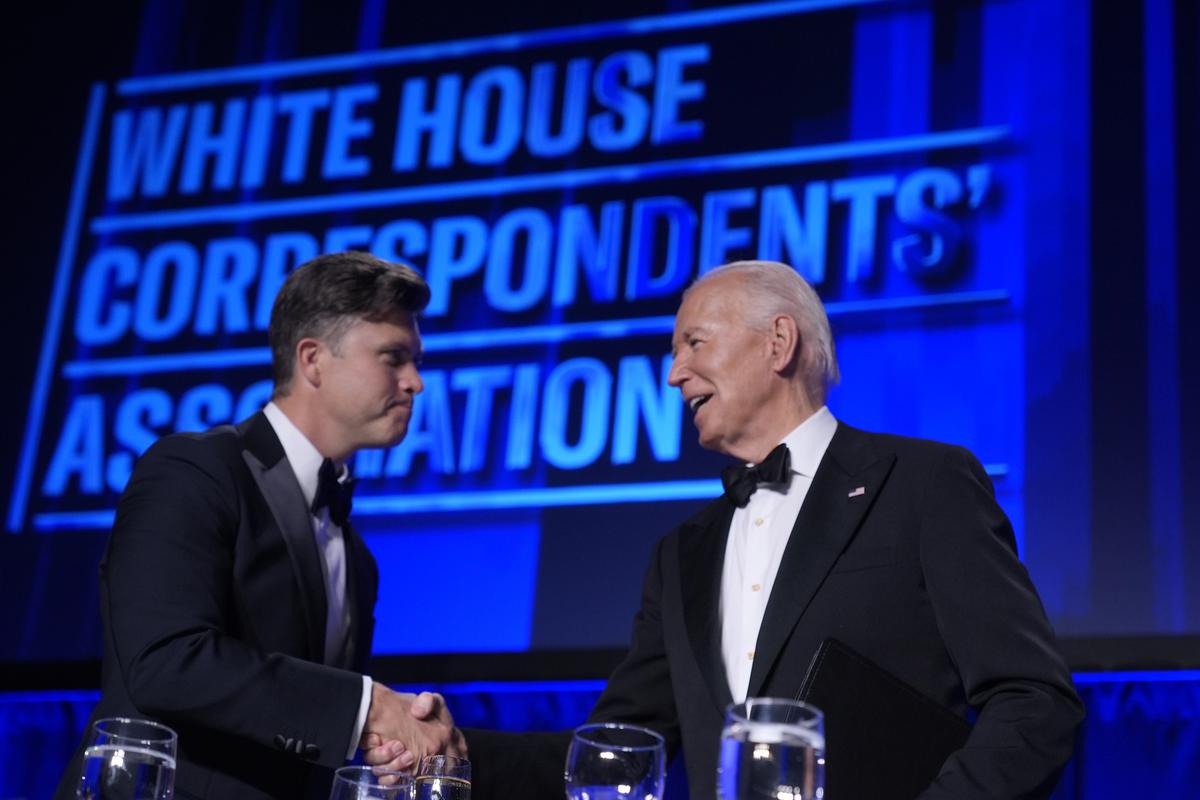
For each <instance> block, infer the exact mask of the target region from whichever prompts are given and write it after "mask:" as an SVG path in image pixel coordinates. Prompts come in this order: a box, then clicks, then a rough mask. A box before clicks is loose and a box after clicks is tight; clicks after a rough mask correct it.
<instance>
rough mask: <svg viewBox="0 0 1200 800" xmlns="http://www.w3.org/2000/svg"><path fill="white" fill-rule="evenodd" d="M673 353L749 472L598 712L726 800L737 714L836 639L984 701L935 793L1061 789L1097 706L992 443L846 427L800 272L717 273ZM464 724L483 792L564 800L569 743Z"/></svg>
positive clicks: (729, 486) (723, 440)
mask: <svg viewBox="0 0 1200 800" xmlns="http://www.w3.org/2000/svg"><path fill="white" fill-rule="evenodd" d="M673 354H674V363H673V365H672V368H671V372H670V376H669V381H670V383H671V384H672V385H673V386H676V387H678V388H679V390H680V391H681V392H682V394H683V399H684V401H685V402H686V403H687V405H688V407H689V409H691V411H692V412H693V414H694V421H695V425H696V428H697V430H698V431H699V436H700V443H701V444H702V445H703V446H704V447H706V448H710V449H713V450H718V451H720V452H722V453H725V454H727V455H729V456H731V457H732V458H733V459H735V461H736V462H738V463H737V464H736V465H734V466H733V467H732V468H731V469H729V470H726V475H725V476H724V480H725V485H726V494H725V496H723V497H721V498H718V499H717V500H715V501H713V502H712V503H710V504H709V505H708V506H707V507H705V508H704V509H703V510H701V511H700V512H699V513H698V514H696V515H695V516H694V517H692V518H691V519H689V520H687V521H686V522H684V523H683V524H682V525H681V526H680V527H679V528H677V529H676V530H674V531H672V532H671V533H670V534H668V535H667V536H666V537H665V538H663V539H662V540H661V541H660V542H659V543H658V546H657V548H656V549H655V551H654V555H653V558H652V560H651V563H650V566H649V569H648V570H647V573H646V578H645V584H644V589H643V596H642V605H641V608H640V610H639V612H638V614H637V616H636V617H635V619H634V626H633V639H632V644H631V647H630V650H629V653H628V655H627V656H626V657H625V659H624V660H623V661H622V662H621V664H620V665H619V666H618V667H617V668H616V670H615V671H614V672H613V674H612V676H611V677H610V679H609V681H608V685H607V687H606V689H605V691H604V693H603V695H602V696H601V698H600V700H599V702H598V704H597V705H596V707H595V709H594V710H593V712H592V715H591V719H592V720H593V721H608V720H620V721H625V722H632V723H637V724H641V725H645V726H648V727H650V728H652V729H654V730H657V731H658V732H659V733H661V734H662V736H663V737H664V738H665V740H666V743H667V747H668V751H669V752H670V753H674V752H676V751H677V750H679V749H680V748H682V751H683V756H684V761H685V762H686V766H687V775H688V783H689V787H690V791H691V796H692V797H694V798H697V799H698V800H703V799H704V798H712V797H713V796H714V794H715V779H716V775H715V773H716V766H717V756H718V740H719V736H720V731H721V727H722V722H723V712H724V710H725V708H726V707H727V706H728V705H729V704H730V703H732V702H736V701H741V700H743V699H745V698H747V697H756V696H757V697H795V696H796V695H797V692H798V690H799V688H800V684H801V681H802V680H803V678H804V675H805V673H806V671H807V669H808V666H809V663H810V661H811V659H812V657H813V654H814V653H815V652H816V650H817V649H818V647H819V646H820V645H821V643H822V642H823V641H824V640H825V639H826V638H827V637H836V638H837V639H838V640H840V641H841V642H843V643H845V644H846V645H848V646H849V647H851V648H852V649H854V650H856V651H858V652H859V653H860V654H862V655H864V656H866V657H867V658H868V659H869V660H871V661H873V662H875V664H877V665H879V666H881V667H882V668H883V669H885V670H887V671H888V672H890V673H892V674H893V675H895V676H896V677H898V678H900V679H901V680H902V681H904V682H906V683H908V684H909V685H910V686H912V687H914V688H915V689H917V690H918V691H919V692H920V693H921V694H923V695H925V696H926V697H928V698H931V699H932V700H934V701H936V702H937V703H939V704H941V705H942V706H944V707H945V708H947V709H950V710H951V711H953V712H955V713H957V714H959V715H960V716H962V717H966V716H967V715H968V709H970V710H972V711H973V712H974V713H975V714H977V719H976V721H975V724H974V727H973V728H972V732H971V734H970V737H969V739H968V741H967V742H966V744H965V746H963V747H962V748H961V749H959V750H957V751H956V752H954V753H953V754H952V755H951V756H950V757H949V758H948V759H947V760H946V761H945V763H944V765H943V766H942V768H941V771H940V773H939V774H938V775H937V777H936V779H935V780H934V781H933V782H932V784H931V785H930V786H929V787H928V788H927V789H926V790H925V791H924V792H923V793H922V794H921V795H920V796H921V798H923V800H935V798H936V799H939V800H940V799H944V800H970V798H985V797H986V798H1017V797H1020V798H1026V797H1045V796H1047V795H1049V793H1050V792H1051V790H1052V789H1053V787H1054V784H1055V782H1056V780H1057V776H1058V773H1059V771H1060V770H1061V768H1062V766H1063V764H1065V762H1066V761H1067V759H1068V758H1069V757H1070V754H1071V750H1072V746H1073V739H1074V731H1075V728H1076V726H1077V725H1078V723H1079V722H1080V720H1081V719H1082V706H1081V704H1080V701H1079V698H1078V696H1077V695H1076V693H1075V691H1074V688H1073V686H1072V683H1071V676H1070V673H1069V671H1068V670H1067V667H1066V666H1065V664H1064V663H1063V660H1062V658H1061V657H1060V655H1059V654H1058V652H1057V648H1056V644H1055V640H1054V634H1053V632H1052V630H1051V628H1050V625H1049V623H1048V622H1047V620H1046V616H1045V613H1044V611H1043V609H1042V606H1041V603H1040V601H1039V599H1038V596H1037V593H1036V592H1035V590H1034V588H1033V585H1032V584H1031V582H1030V580H1029V576H1028V574H1027V573H1026V571H1025V568H1024V567H1023V566H1022V565H1021V563H1020V562H1019V561H1018V559H1017V555H1016V548H1015V542H1014V538H1013V532H1012V528H1011V526H1010V524H1009V521H1008V519H1007V518H1006V517H1005V515H1004V512H1003V511H1002V510H1001V509H1000V507H999V506H998V505H997V504H996V501H995V499H994V497H993V491H992V486H991V483H990V481H989V479H988V477H987V475H986V474H985V472H984V470H983V469H982V467H981V466H980V464H979V462H978V461H977V460H976V459H975V458H974V456H972V455H971V454H970V453H968V452H967V451H966V450H963V449H962V448H958V447H952V446H948V445H943V444H938V443H935V442H929V441H921V440H917V439H909V438H903V437H899V436H888V435H880V434H872V433H866V432H863V431H860V430H856V429H854V428H852V427H850V426H849V425H846V424H845V423H842V422H839V421H838V420H836V419H834V417H833V415H832V414H831V413H830V411H829V409H828V408H827V407H826V406H825V397H826V392H827V390H828V388H829V386H830V385H831V384H832V383H833V382H834V381H835V380H836V379H837V376H838V371H837V362H836V360H835V358H834V346H833V338H832V334H831V332H830V328H829V322H828V319H827V317H826V314H825V311H824V308H823V307H822V305H821V301H820V299H819V298H818V297H817V294H816V292H814V291H813V289H812V288H811V287H810V286H809V285H808V284H807V283H805V281H804V280H803V279H802V278H800V276H799V275H798V274H797V273H796V272H795V270H793V269H791V268H790V267H787V266H785V265H782V264H776V263H770V262H739V263H735V264H730V265H726V266H724V267H720V268H718V269H715V270H713V271H712V272H710V273H708V274H706V275H705V276H704V277H702V278H701V279H700V280H699V281H697V282H696V283H695V284H694V285H693V286H692V287H691V288H690V289H689V290H688V292H687V293H686V294H685V295H684V298H683V302H682V305H681V306H680V308H679V312H678V315H677V317H676V320H675V331H674V338H673ZM898 390H899V389H898ZM743 465H744V466H743ZM443 718H444V717H443ZM465 733H466V738H467V743H468V745H469V748H470V753H471V759H472V763H473V764H474V765H475V774H476V781H475V795H476V800H490V798H493V797H496V798H501V797H506V796H509V793H510V792H511V790H512V788H513V787H521V789H522V796H524V797H545V798H551V797H561V796H562V791H563V784H562V764H563V755H564V751H565V748H566V745H567V742H568V741H569V737H568V736H567V735H564V734H526V735H511V734H509V735H506V734H498V733H495V732H488V731H466V732H465ZM369 755H371V756H372V757H373V758H378V756H377V755H376V754H375V752H374V751H373V752H372V753H371V754H369ZM843 800H846V798H843Z"/></svg>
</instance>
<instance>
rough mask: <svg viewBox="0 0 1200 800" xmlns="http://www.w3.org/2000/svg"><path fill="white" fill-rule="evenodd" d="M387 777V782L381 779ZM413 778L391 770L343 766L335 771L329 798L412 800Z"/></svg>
mask: <svg viewBox="0 0 1200 800" xmlns="http://www.w3.org/2000/svg"><path fill="white" fill-rule="evenodd" d="M381 778H383V779H386V783H385V782H382V781H381V780H380V779H381ZM412 791H413V779H412V778H410V777H408V776H407V775H404V774H402V773H399V772H392V771H391V770H377V769H373V768H371V767H342V768H340V769H339V770H338V771H337V772H335V773H333V789H332V790H331V791H330V793H329V800H410V798H412Z"/></svg>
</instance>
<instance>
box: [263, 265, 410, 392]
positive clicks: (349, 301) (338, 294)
mask: <svg viewBox="0 0 1200 800" xmlns="http://www.w3.org/2000/svg"><path fill="white" fill-rule="evenodd" d="M428 304H429V285H428V284H427V283H425V279H424V278H422V277H421V276H420V274H419V273H417V271H416V270H414V269H413V268H412V267H410V266H407V265H405V264H396V263H392V262H390V261H384V260H383V259H381V258H376V257H375V256H373V255H371V254H370V253H363V252H359V251H348V252H345V253H328V254H326V255H321V256H317V257H316V258H314V259H311V260H309V261H306V262H304V263H303V264H301V265H300V266H298V267H296V269H295V270H294V271H293V272H292V274H290V275H288V277H287V280H285V281H284V282H283V286H282V287H281V288H280V289H279V294H278V295H276V296H275V304H274V305H273V306H272V307H271V323H270V326H269V328H268V329H267V339H268V341H269V342H270V345H271V373H272V377H273V378H274V379H275V394H276V396H283V395H286V394H287V393H288V387H289V384H290V383H291V380H292V375H293V373H294V372H295V369H296V345H297V344H298V343H299V342H300V340H301V339H307V338H313V339H320V340H321V341H323V342H325V344H327V345H328V346H329V348H330V349H331V350H333V351H334V352H335V353H336V352H337V349H338V345H339V344H340V342H341V338H342V336H343V335H344V334H345V333H346V331H347V330H349V329H350V326H351V325H353V324H354V323H355V322H358V321H359V320H366V321H368V322H380V321H382V320H385V319H387V318H388V317H390V316H391V315H392V314H394V313H395V312H396V311H397V310H401V311H407V312H409V313H410V314H414V315H415V314H418V313H419V312H421V311H422V310H424V308H425V306H427V305H428Z"/></svg>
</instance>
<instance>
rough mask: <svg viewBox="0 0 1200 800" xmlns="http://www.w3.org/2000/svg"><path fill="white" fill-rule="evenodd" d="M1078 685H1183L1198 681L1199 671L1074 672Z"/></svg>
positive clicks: (1199, 678)
mask: <svg viewBox="0 0 1200 800" xmlns="http://www.w3.org/2000/svg"><path fill="white" fill-rule="evenodd" d="M1073 677H1074V678H1075V683H1076V684H1080V685H1086V684H1094V683H1183V682H1187V681H1200V669H1152V670H1113V671H1112V672H1076V673H1075V674H1074V675H1073Z"/></svg>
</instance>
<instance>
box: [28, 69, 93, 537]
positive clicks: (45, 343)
mask: <svg viewBox="0 0 1200 800" xmlns="http://www.w3.org/2000/svg"><path fill="white" fill-rule="evenodd" d="M103 108H104V84H102V83H95V84H92V92H91V96H90V99H89V100H88V112H87V117H86V122H85V123H84V128H83V140H82V141H81V142H80V144H79V160H78V161H77V162H76V166H75V181H74V183H73V184H72V185H71V205H70V207H69V208H68V210H67V224H66V228H65V229H64V230H63V239H62V247H61V249H60V250H59V253H58V268H57V272H56V274H55V276H54V291H53V294H52V296H51V300H50V313H49V314H47V315H46V335H45V337H44V338H43V339H42V352H41V354H40V355H39V356H38V369H37V377H36V378H35V379H34V384H33V396H32V397H31V398H30V401H29V422H28V423H27V424H26V426H25V440H24V441H23V442H22V443H21V461H20V466H19V467H18V468H17V480H16V483H15V484H14V486H13V497H12V504H11V505H10V506H9V507H8V529H9V531H11V532H13V533H15V532H17V531H18V530H20V528H21V524H22V523H23V522H24V521H25V504H26V503H27V502H28V500H29V484H30V481H32V480H33V459H34V454H35V453H36V452H37V444H38V440H39V439H40V438H41V435H42V418H43V416H44V415H45V413H46V395H47V393H48V392H49V391H50V378H51V374H52V372H53V365H54V354H55V352H56V351H57V350H58V337H59V333H60V332H61V331H62V318H63V309H64V308H65V307H66V304H67V294H68V292H69V291H70V288H71V265H72V264H74V263H75V246H76V244H77V240H78V238H79V226H80V220H81V218H82V216H83V204H84V201H85V200H86V199H87V187H88V184H89V183H90V180H91V174H92V156H93V154H94V153H95V150H96V137H97V134H98V133H99V130H100V115H101V112H102V110H103Z"/></svg>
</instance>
